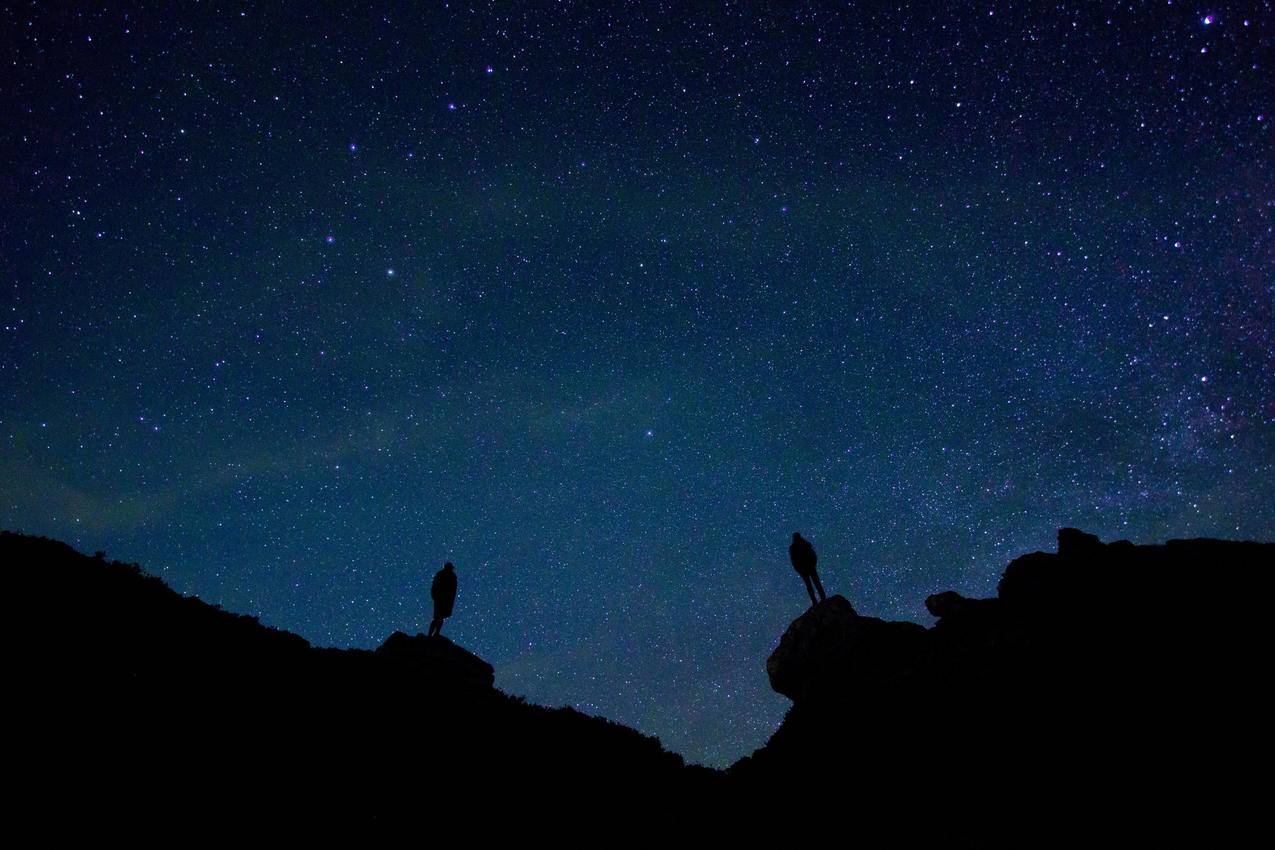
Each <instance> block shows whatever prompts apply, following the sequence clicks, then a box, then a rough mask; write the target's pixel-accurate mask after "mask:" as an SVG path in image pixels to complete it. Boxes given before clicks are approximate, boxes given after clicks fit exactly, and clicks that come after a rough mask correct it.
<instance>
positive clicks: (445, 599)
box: [429, 561, 456, 637]
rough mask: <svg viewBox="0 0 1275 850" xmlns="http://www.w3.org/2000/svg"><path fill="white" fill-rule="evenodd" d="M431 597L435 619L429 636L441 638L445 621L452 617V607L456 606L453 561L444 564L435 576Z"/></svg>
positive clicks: (431, 623)
mask: <svg viewBox="0 0 1275 850" xmlns="http://www.w3.org/2000/svg"><path fill="white" fill-rule="evenodd" d="M429 595H430V596H431V597H432V598H433V600H434V619H433V620H432V621H431V622H430V624H429V636H430V637H434V635H439V636H441V635H442V632H443V620H446V619H447V618H448V617H450V616H451V615H452V606H453V605H455V604H456V571H455V568H453V567H452V562H451V561H448V562H447V563H446V564H443V568H442V569H441V570H439V571H438V572H437V573H435V574H434V583H433V584H431V585H430V586H429Z"/></svg>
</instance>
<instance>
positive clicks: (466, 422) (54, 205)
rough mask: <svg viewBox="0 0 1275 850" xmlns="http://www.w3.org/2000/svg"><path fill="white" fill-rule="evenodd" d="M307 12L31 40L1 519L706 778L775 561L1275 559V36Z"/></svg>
mask: <svg viewBox="0 0 1275 850" xmlns="http://www.w3.org/2000/svg"><path fill="white" fill-rule="evenodd" d="M288 5H289V6H291V8H266V7H263V6H262V5H259V4H248V3H241V4H233V3H232V4H216V3H200V4H195V3H193V2H192V3H157V4H154V5H153V6H151V7H147V6H143V5H129V4H105V5H101V6H92V7H90V6H88V5H87V4H86V5H85V7H84V8H83V10H82V11H76V10H75V9H74V7H73V4H71V3H48V4H30V3H27V4H20V5H17V6H16V7H14V6H11V7H8V8H7V9H6V10H5V11H3V12H2V13H0V14H2V15H3V19H2V20H0V33H2V35H0V47H2V48H3V66H2V67H0V115H2V116H3V118H2V119H0V143H2V147H0V149H2V150H3V157H4V169H3V172H0V174H2V175H3V179H2V180H0V249H2V251H0V264H2V265H0V268H2V269H3V276H2V278H0V285H2V286H3V290H2V291H0V527H4V528H9V529H15V530H22V531H26V532H29V533H37V534H45V535H49V536H52V537H57V538H60V539H63V540H66V541H68V542H70V543H72V544H74V545H76V546H78V547H79V548H81V549H82V550H85V551H89V552H92V551H94V550H97V549H102V550H105V551H106V552H107V553H108V555H110V556H112V557H116V558H119V559H122V560H126V561H137V562H140V563H141V564H142V565H143V567H145V568H146V569H148V570H150V571H152V572H155V573H157V574H160V575H162V576H163V577H164V578H165V580H166V581H168V582H169V583H170V584H171V585H172V586H173V587H174V588H175V589H177V590H179V591H181V592H184V593H193V594H197V595H198V596H200V597H201V598H203V599H205V600H207V601H209V602H215V603H218V604H220V605H222V606H224V607H225V608H227V609H229V610H232V611H237V612H243V613H250V614H254V615H257V616H259V617H260V618H261V619H262V621H263V622H265V623H268V624H270V625H276V626H279V627H282V628H285V629H289V630H292V631H295V632H297V633H299V634H301V635H303V636H304V637H306V638H308V639H309V640H310V641H312V642H314V643H316V644H321V645H331V646H343V647H344V646H355V647H374V646H376V645H377V644H379V643H380V642H381V641H382V640H383V639H384V638H385V637H386V636H387V635H388V634H389V633H390V632H392V631H393V630H395V629H403V630H407V631H411V632H417V631H424V630H425V628H426V626H427V625H428V622H429V618H430V609H429V602H428V589H429V582H430V580H431V578H432V577H433V574H434V572H435V571H436V570H437V569H438V568H439V567H441V565H442V563H443V561H445V560H451V561H454V562H455V564H456V568H457V572H458V574H459V577H460V593H459V596H458V600H457V608H456V614H455V616H454V617H453V618H452V619H451V620H449V621H448V622H447V625H446V626H445V627H444V634H445V635H448V636H450V637H451V638H453V639H454V640H456V641H457V642H459V643H460V644H462V645H464V646H466V647H468V648H470V649H471V650H473V651H474V652H477V653H478V654H479V655H481V656H483V657H484V658H486V659H487V660H489V661H491V662H492V663H493V664H494V665H495V667H496V671H497V685H498V686H499V687H501V688H503V689H504V690H506V691H509V692H511V693H516V694H524V695H526V696H527V697H528V698H529V699H531V700H533V701H535V702H540V703H543V704H547V705H553V706H556V705H564V704H569V705H573V706H575V707H577V708H579V709H581V710H583V711H587V712H590V713H598V714H602V715H604V716H606V717H609V718H611V719H614V720H617V721H620V722H623V723H627V724H630V725H633V726H635V727H637V728H638V729H640V730H642V731H643V732H646V733H649V734H655V735H658V736H660V738H661V739H662V740H663V741H664V743H665V745H666V746H668V747H670V748H672V749H675V750H677V751H679V752H681V753H683V754H684V755H686V756H687V757H688V758H689V759H691V760H694V761H700V762H704V763H708V764H712V765H719V766H720V765H725V764H728V763H730V762H731V761H733V760H734V759H736V758H738V757H739V756H741V755H744V754H746V753H748V752H750V751H751V750H752V749H754V748H755V747H757V746H760V745H761V744H762V743H763V742H764V741H765V739H766V738H767V736H768V735H769V734H770V732H771V731H773V729H774V728H775V726H776V725H777V723H778V722H779V720H780V718H781V717H782V715H783V712H784V710H785V708H786V706H787V705H788V701H787V700H786V699H783V698H781V697H779V696H777V695H776V694H774V693H773V692H771V691H770V689H769V686H768V684H767V681H766V675H765V659H766V656H767V654H768V653H769V651H770V649H771V648H772V647H773V646H774V644H775V643H776V641H777V640H778V637H779V635H780V634H781V633H782V631H783V629H784V628H785V627H786V625H787V624H788V622H789V621H790V620H792V619H793V618H794V617H796V616H797V615H798V614H800V613H801V612H802V610H803V608H804V607H805V606H806V605H807V604H808V600H807V598H806V595H805V591H804V589H803V587H802V584H801V581H800V579H799V578H798V577H797V576H796V575H795V574H794V573H793V571H792V569H791V567H790V566H789V564H788V555H787V545H788V542H789V539H790V537H791V534H792V532H793V531H801V532H802V533H803V535H804V536H806V537H808V538H809V539H810V540H811V541H812V542H813V543H814V545H815V547H816V548H817V549H818V552H819V565H820V573H821V575H822V578H823V582H824V585H825V586H826V587H827V588H828V590H829V592H833V593H842V594H845V595H846V596H847V597H848V598H849V599H850V600H851V601H852V602H853V604H854V605H855V607H856V608H857V609H858V610H859V611H860V612H861V613H866V614H871V615H874V616H880V617H887V618H907V619H912V620H914V621H917V622H922V623H929V622H931V619H930V618H929V617H928V615H927V614H926V613H925V610H924V608H923V605H922V602H923V600H924V597H925V596H926V594H928V593H932V592H935V591H938V590H943V589H948V588H952V589H956V590H959V591H962V592H964V593H966V594H975V595H989V594H991V593H993V592H994V589H995V583H996V580H997V579H998V578H999V575H1000V572H1001V570H1002V569H1003V568H1004V566H1005V564H1006V563H1007V561H1008V560H1009V559H1010V558H1012V557H1014V556H1015V555H1017V554H1020V553H1023V552H1026V551H1031V550H1034V549H1048V550H1052V548H1053V545H1054V544H1053V538H1054V533H1055V530H1056V529H1057V528H1058V527H1059V526H1064V525H1077V526H1079V527H1082V528H1084V529H1086V530H1088V531H1091V532H1094V533H1097V534H1099V535H1101V536H1102V537H1103V538H1104V539H1114V538H1120V537H1126V538H1130V539H1132V540H1135V541H1138V542H1155V541H1161V540H1164V539H1166V538H1168V537H1185V536H1198V535H1208V536H1224V537H1238V538H1264V539H1271V538H1275V487H1272V484H1271V482H1272V480H1275V134H1273V133H1272V131H1271V126H1272V124H1275V68H1273V65H1275V9H1273V8H1272V5H1271V4H1270V3H1252V4H1250V5H1249V6H1247V7H1244V8H1240V7H1227V6H1224V5H1221V4H1218V5H1215V6H1209V5H1200V4H1196V3H1190V2H1173V3H1169V2H1155V3H1147V4H1140V3H1139V4H1119V5H1118V6H1117V5H1115V4H1099V3H1067V4H1002V3H995V2H988V3H980V4H971V5H963V4H940V3H917V4H915V5H914V7H912V8H903V7H900V6H898V5H888V6H887V5H884V4H882V5H878V4H839V5H836V6H833V5H832V4H828V5H826V6H825V5H821V4H810V3H801V4H796V3H794V4H788V3H779V2H757V3H730V4H720V3H686V4H661V3H656V2H643V3H631V4H621V3H618V2H611V3H605V4H596V5H592V4H576V3H552V4H536V3H509V4H470V3H450V4H441V3H420V4H404V5H401V6H400V5H393V6H385V7H384V8H375V9H372V8H369V9H367V10H359V11H351V10H350V9H349V8H346V4H330V5H326V4H310V3H292V4H288ZM350 5H356V4H350ZM359 5H361V4H359ZM940 7H946V8H940ZM1201 580H1204V581H1207V573H1202V574H1201ZM1099 590H1100V589H1095V591H1096V592H1097V591H1099ZM1183 593H1184V595H1189V593H1190V588H1183ZM48 618H49V628H50V629H56V628H57V627H58V622H57V611H56V610H50V611H49V612H48ZM32 638H33V639H35V640H38V639H39V636H38V635H33V636H32Z"/></svg>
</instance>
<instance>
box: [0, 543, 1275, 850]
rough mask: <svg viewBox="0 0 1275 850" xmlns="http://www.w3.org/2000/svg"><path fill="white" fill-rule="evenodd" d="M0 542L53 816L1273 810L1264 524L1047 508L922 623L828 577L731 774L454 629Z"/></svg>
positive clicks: (320, 818)
mask: <svg viewBox="0 0 1275 850" xmlns="http://www.w3.org/2000/svg"><path fill="white" fill-rule="evenodd" d="M0 563H4V564H5V565H6V566H7V570H6V577H7V578H8V579H9V591H10V593H9V595H8V597H7V598H8V599H9V600H10V608H11V610H10V616H9V618H8V622H9V624H10V628H9V630H8V633H9V639H8V640H9V645H10V657H11V659H12V666H11V669H15V670H16V673H14V674H11V675H10V677H9V681H10V683H11V684H14V685H15V687H14V688H13V689H12V692H13V693H14V694H16V695H17V697H16V698H15V699H14V700H13V701H14V703H15V704H16V705H17V706H18V707H19V711H18V713H17V714H18V718H19V719H18V720H17V721H10V728H11V730H13V731H14V732H15V733H16V734H15V735H14V740H15V744H14V746H13V752H14V754H15V756H16V758H14V759H11V765H12V766H14V767H12V772H14V773H15V774H16V775H18V776H20V777H22V782H23V789H24V791H23V794H22V795H20V796H19V797H18V799H17V803H18V806H19V807H27V808H32V809H34V810H36V811H38V812H39V813H40V816H41V818H42V819H43V820H45V821H54V820H56V819H57V818H58V817H61V816H63V815H65V814H66V813H67V812H68V811H70V812H72V813H73V814H74V815H75V817H76V818H77V819H78V820H79V821H80V822H83V823H87V824H92V825H93V827H94V828H95V829H97V828H103V829H105V828H107V826H108V825H111V824H114V825H115V826H116V827H119V826H127V827H130V828H131V827H135V826H136V825H137V824H139V823H146V824H149V825H151V826H152V827H153V826H155V825H156V824H160V825H162V826H163V827H164V828H165V829H181V830H186V832H183V833H174V835H177V834H180V835H186V836H189V830H190V829H191V825H192V824H200V823H216V824H219V825H222V826H225V825H227V824H230V825H232V826H234V827H236V828H244V827H255V826H259V825H270V826H272V827H276V828H277V827H285V828H288V829H294V828H295V829H303V830H304V831H306V832H314V831H324V830H326V829H328V828H331V827H348V826H351V825H353V826H356V827H357V826H364V825H371V826H379V825H385V824H389V825H393V826H396V827H397V826H405V827H408V828H412V829H420V830H425V831H424V832H422V833H421V835H422V836H424V835H427V834H429V832H428V830H426V827H425V826H424V824H433V825H434V826H435V827H436V826H437V824H439V823H441V822H444V821H446V822H454V821H457V820H459V821H460V828H462V829H472V830H478V829H481V828H486V827H491V826H495V825H496V821H494V820H492V819H491V818H490V817H488V818H487V819H486V820H484V819H482V816H481V815H475V814H474V812H476V811H478V810H487V809H490V810H492V811H496V812H502V813H506V814H508V813H509V812H510V811H511V810H513V811H521V812H523V813H524V814H525V813H526V812H527V810H528V809H532V810H534V811H535V812H538V813H539V814H538V815H537V817H543V818H545V819H546V820H544V822H543V823H541V825H542V826H549V827H551V828H558V827H559V826H563V825H565V824H574V825H576V826H580V825H581V824H586V823H592V822H595V821H598V819H599V817H600V814H599V813H600V812H609V813H611V815H612V817H616V816H620V817H623V818H634V819H636V820H635V822H640V823H643V824H645V825H646V826H650V825H651V823H652V819H655V821H656V822H663V823H669V822H673V821H674V819H676V818H680V820H677V821H676V823H677V824H678V825H679V827H681V828H686V827H689V826H691V825H698V826H700V827H704V826H708V827H709V828H712V829H714V830H716V831H717V832H718V833H719V839H720V838H721V834H722V833H725V834H727V835H729V834H731V833H732V831H736V832H737V831H741V830H742V829H745V828H747V829H752V828H753V825H764V826H765V827H766V828H767V829H768V830H769V829H776V828H778V829H779V830H780V832H781V834H783V835H787V836H788V838H789V839H791V838H792V837H794V836H796V837H798V838H800V837H807V838H811V837H814V836H816V835H821V834H825V833H830V834H838V835H841V836H842V837H845V838H846V839H847V840H848V839H849V838H851V837H853V838H854V839H855V840H858V841H860V842H862V841H865V840H867V841H869V842H870V843H885V842H888V843H890V844H893V845H900V844H902V845H910V844H919V843H926V844H934V843H942V844H955V845H959V846H970V845H973V846H986V845H1000V846H1009V845H1014V846H1042V845H1045V846H1048V845H1060V844H1065V843H1066V844H1074V843H1076V842H1077V841H1084V842H1086V843H1090V844H1100V845H1104V846H1105V845H1113V844H1118V843H1125V842H1131V843H1137V844H1147V843H1152V842H1154V841H1164V840H1169V839H1175V840H1176V839H1183V840H1188V839H1195V840H1196V841H1198V842H1205V841H1208V842H1209V843H1213V844H1216V843H1218V842H1219V840H1221V841H1223V842H1225V841H1226V839H1228V838H1229V839H1237V838H1238V837H1239V836H1240V835H1241V834H1242V833H1241V832H1240V830H1241V829H1242V828H1243V826H1245V825H1247V824H1248V823H1249V822H1250V821H1251V820H1252V819H1253V817H1254V815H1255V813H1259V812H1262V811H1264V808H1263V807H1262V806H1263V804H1264V802H1265V794H1264V788H1265V785H1264V781H1263V780H1261V778H1260V777H1261V776H1262V775H1263V774H1264V771H1265V770H1266V769H1267V767H1268V765H1269V764H1270V760H1271V755H1272V753H1271V751H1270V750H1271V748H1270V735H1269V733H1268V732H1267V731H1266V730H1267V729H1268V728H1269V721H1268V720H1267V719H1266V715H1267V714H1268V713H1269V712H1268V711H1267V709H1266V706H1267V705H1268V702H1269V697H1267V696H1266V690H1267V687H1266V679H1267V678H1268V671H1269V666H1270V660H1269V659H1270V655H1269V652H1268V651H1267V650H1268V647H1269V640H1268V638H1267V637H1266V633H1267V629H1266V626H1265V620H1264V616H1263V615H1264V614H1265V608H1266V607H1267V606H1268V604H1269V600H1270V599H1272V594H1271V592H1270V591H1271V589H1272V587H1271V586H1272V565H1275V544H1258V543H1233V542H1226V541H1218V540H1175V541H1170V542H1169V543H1167V544H1165V545H1163V546H1135V545H1133V544H1131V543H1128V542H1125V541H1121V542H1117V543H1112V544H1109V545H1104V544H1102V543H1100V542H1099V541H1098V539H1097V538H1096V537H1093V536H1091V535H1087V534H1084V533H1082V532H1079V531H1076V530H1075V529H1063V530H1062V531H1060V532H1059V545H1058V552H1057V553H1039V552H1038V553H1032V554H1029V555H1024V556H1022V557H1020V558H1018V559H1016V560H1015V561H1013V562H1012V563H1011V564H1010V565H1009V567H1008V568H1007V569H1006V570H1005V573H1004V576H1003V578H1002V580H1001V582H1000V584H999V587H998V593H997V596H996V597H995V598H992V599H967V598H965V597H962V596H960V595H959V594H956V593H953V592H950V591H948V592H944V593H937V594H935V595H933V596H931V597H929V599H927V600H926V604H927V606H928V608H929V609H930V611H931V613H932V614H934V616H935V617H937V618H938V619H937V622H936V623H935V624H934V625H933V626H932V627H931V628H925V627H922V626H920V625H917V624H914V623H900V622H887V621H883V620H879V619H875V618H872V617H867V616H863V615H861V614H859V613H857V612H856V611H855V610H854V607H853V605H852V604H851V603H850V602H849V601H848V600H846V599H845V598H844V597H841V596H833V597H830V598H828V599H827V600H826V601H823V602H820V603H819V604H817V605H815V606H813V607H812V608H810V609H809V610H808V611H806V612H805V613H804V614H802V615H801V616H800V617H798V618H797V619H796V620H795V621H794V622H793V623H792V625H791V626H790V627H789V629H788V630H787V632H786V633H785V634H784V635H783V637H782V638H781V640H780V642H779V645H778V647H777V648H776V649H775V651H774V653H773V654H772V655H771V657H770V658H769V660H768V662H767V664H766V672H767V674H768V675H769V678H770V682H771V685H772V687H774V688H775V690H776V691H778V692H780V693H782V694H785V695H787V696H789V697H790V698H791V699H793V706H792V708H791V709H790V711H789V712H788V714H787V716H786V717H785V719H784V721H783V723H782V724H781V726H780V727H779V728H778V729H777V730H776V731H775V733H774V735H773V736H772V737H771V739H770V741H769V742H768V743H767V744H766V745H765V746H764V747H762V748H761V749H759V750H758V751H756V752H755V753H754V754H752V755H751V756H749V757H746V758H744V759H741V760H740V761H739V762H737V763H736V764H735V765H733V766H732V767H731V768H730V769H729V770H728V771H725V772H718V771H711V770H707V769H704V768H697V767H688V766H686V765H684V764H683V762H682V759H681V757H680V756H678V755H676V754H674V753H669V752H666V751H665V750H664V749H663V748H662V747H661V746H660V743H659V741H657V740H656V739H654V738H650V737H646V736H644V735H641V734H640V733H638V732H636V731H634V730H632V729H629V728H626V727H623V726H620V725H618V724H614V723H611V722H609V721H606V720H603V719H600V718H594V717H588V716H585V715H582V714H579V713H577V712H574V711H572V710H570V709H548V708H543V707H540V706H535V705H530V704H527V703H526V702H524V701H523V700H521V699H519V698H516V697H510V696H508V695H506V694H504V693H502V692H500V691H499V690H497V689H496V688H494V687H493V675H492V668H491V667H490V665H488V664H487V663H486V662H485V661H483V660H482V659H480V658H478V657H477V656H475V655H473V654H472V653H469V652H467V651H465V650H464V649H462V648H461V647H458V646H456V645H455V644H453V643H452V642H451V641H449V640H447V639H445V638H432V639H431V638H426V637H424V636H420V635H417V636H415V637H411V636H408V635H405V634H402V633H395V634H394V635H391V636H390V637H389V639H387V640H386V642H385V643H384V644H383V645H382V646H381V647H380V648H379V649H377V650H376V651H364V650H339V649H321V648H316V647H312V646H311V645H310V644H309V643H308V642H307V641H305V640H304V639H302V638H301V637H298V636H297V635H293V634H290V633H287V632H283V631H279V630H277V629H272V628H268V627H266V626H263V625H262V624H261V623H259V622H258V621H257V620H256V619H255V618H252V617H245V616H239V615H235V614H232V613H229V612H226V611H223V610H221V609H220V608H218V607H216V606H212V605H208V604H205V603H204V602H201V601H200V600H198V599H194V598H189V597H182V596H180V595H178V594H176V593H174V592H173V591H172V590H170V589H169V588H168V587H167V586H166V585H165V584H164V583H163V582H162V581H160V580H159V579H157V578H154V577H150V576H147V575H145V574H144V573H142V571H141V570H140V568H139V567H138V566H137V565H130V564H123V563H119V562H115V561H108V560H106V559H105V558H104V557H102V556H100V555H99V556H98V557H94V558H89V557H86V556H84V555H81V554H79V553H77V552H75V551H74V550H73V549H71V548H70V547H68V546H66V545H65V544H62V543H58V542H55V541H52V540H47V539H43V538H35V537H28V536H24V535H19V534H12V533H8V532H3V533H0ZM759 675H760V660H759ZM653 687H654V686H653ZM1254 777H1256V778H1254ZM616 813H621V814H620V815H617V814H616ZM521 822H522V821H518V823H521ZM627 822H628V821H627V820H620V821H612V822H611V823H610V824H609V825H608V826H607V829H608V830H609V831H608V832H605V833H598V834H597V837H601V838H607V837H612V836H614V835H615V834H616V833H617V830H618V828H619V827H618V824H620V823H627ZM504 825H505V826H508V824H504ZM431 828H434V827H431ZM752 837H754V838H755V837H756V836H752ZM1175 843H1176V841H1175Z"/></svg>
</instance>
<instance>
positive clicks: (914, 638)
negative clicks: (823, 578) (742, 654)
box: [766, 596, 925, 702]
mask: <svg viewBox="0 0 1275 850" xmlns="http://www.w3.org/2000/svg"><path fill="white" fill-rule="evenodd" d="M924 637H925V629H924V628H923V627H921V626H918V625H917V624H915V623H899V622H886V621H884V620H878V619H876V618H875V617H861V616H859V615H858V614H857V613H855V610H854V607H853V606H852V605H851V604H850V602H849V601H848V600H847V599H846V598H845V597H844V596H831V597H829V598H828V599H825V600H824V601H823V602H820V603H819V604H818V605H815V606H813V607H812V608H810V609H809V610H808V611H806V613H804V614H802V615H801V616H800V617H798V618H797V619H795V620H793V621H792V623H791V625H789V626H788V629H787V631H785V632H784V634H783V637H781V638H780V639H779V646H777V647H776V648H775V651H774V652H772V653H771V654H770V657H769V658H768V659H766V675H767V676H769V678H770V686H771V687H772V688H773V689H774V690H775V691H776V692H777V693H781V694H783V695H784V696H786V697H788V698H789V699H792V700H793V701H795V702H796V701H801V700H803V699H806V698H808V697H810V696H811V695H813V694H816V693H819V692H821V691H823V690H825V689H826V688H827V687H829V686H835V687H840V686H841V685H842V684H843V683H844V682H846V681H847V680H848V679H850V680H855V681H859V682H863V683H865V684H866V683H870V682H872V681H873V680H875V679H876V678H878V677H879V676H882V675H892V674H894V673H897V672H900V671H906V670H908V669H910V667H911V664H910V663H908V662H909V661H911V660H913V659H915V657H916V656H917V654H918V653H919V651H920V641H921V640H923V639H924ZM905 659H906V660H905Z"/></svg>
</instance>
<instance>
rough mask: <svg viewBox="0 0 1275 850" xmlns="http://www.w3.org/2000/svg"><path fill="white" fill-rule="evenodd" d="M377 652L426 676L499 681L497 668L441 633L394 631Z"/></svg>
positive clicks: (486, 683) (481, 682) (488, 682)
mask: <svg viewBox="0 0 1275 850" xmlns="http://www.w3.org/2000/svg"><path fill="white" fill-rule="evenodd" d="M376 654H377V655H378V656H380V657H381V658H384V659H387V660H390V661H394V662H396V663H400V664H404V665H410V666H412V667H414V668H417V669H419V670H420V672H421V673H423V674H425V675H428V676H433V677H437V678H439V679H445V680H447V681H450V682H461V683H465V684H469V685H478V686H481V687H488V688H490V687H492V686H493V685H494V684H495V682H496V671H495V668H493V667H492V666H491V665H490V664H488V663H487V662H486V661H483V660H482V659H481V658H479V657H478V656H477V655H474V653H472V652H470V651H469V650H467V649H464V648H463V647H459V646H457V645H456V644H454V643H452V642H451V641H450V640H448V639H447V638H445V637H443V636H442V635H439V636H437V637H428V636H426V635H422V634H418V635H416V637H411V636H409V635H406V634H404V633H403V632H395V633H394V634H392V635H390V636H389V637H388V638H386V640H385V643H383V644H381V645H380V646H379V647H377V648H376Z"/></svg>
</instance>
